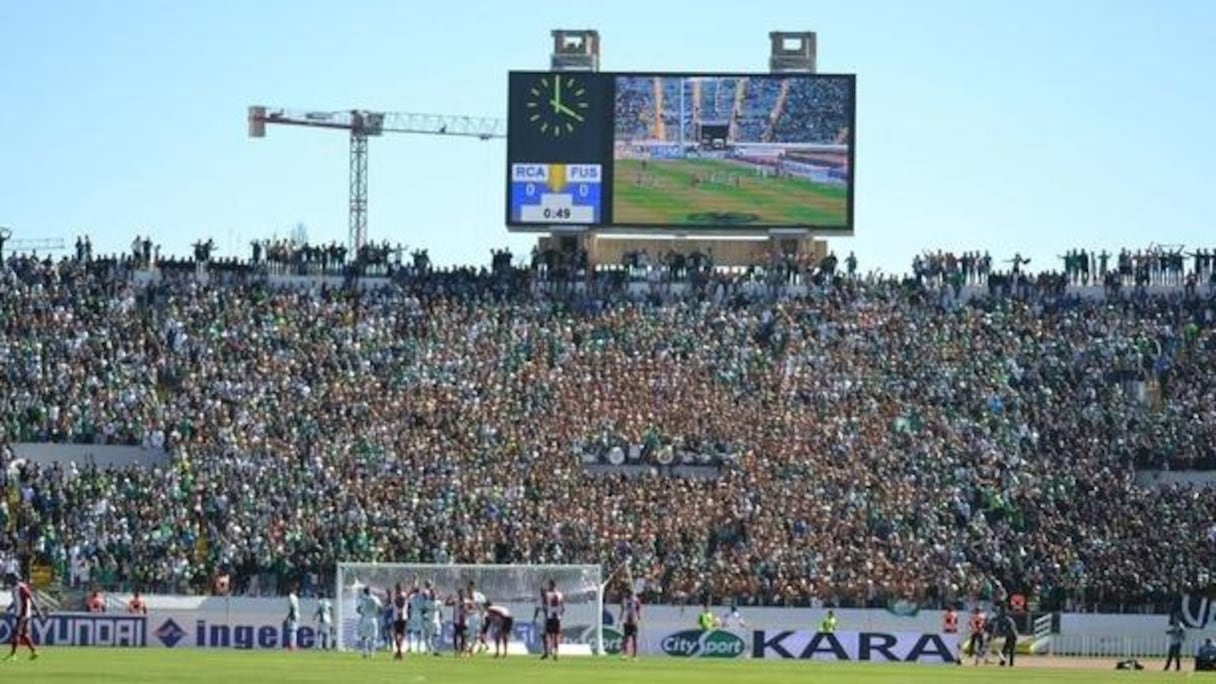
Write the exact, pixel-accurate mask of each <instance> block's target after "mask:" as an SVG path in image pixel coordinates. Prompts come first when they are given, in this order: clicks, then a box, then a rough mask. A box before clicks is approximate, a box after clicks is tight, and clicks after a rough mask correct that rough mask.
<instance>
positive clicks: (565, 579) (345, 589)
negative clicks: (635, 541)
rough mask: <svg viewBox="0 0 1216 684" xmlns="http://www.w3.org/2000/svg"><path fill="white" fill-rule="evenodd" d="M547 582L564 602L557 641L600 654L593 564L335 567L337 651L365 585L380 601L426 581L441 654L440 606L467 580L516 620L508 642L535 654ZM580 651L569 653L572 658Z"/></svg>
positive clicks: (445, 634)
mask: <svg viewBox="0 0 1216 684" xmlns="http://www.w3.org/2000/svg"><path fill="white" fill-rule="evenodd" d="M549 580H553V581H554V582H556V583H557V589H558V590H559V591H561V592H562V594H563V595H564V596H565V599H566V612H565V615H564V616H563V618H562V643H563V644H580V645H585V646H586V648H587V649H589V652H590V653H592V654H602V653H603V652H604V649H603V643H604V640H603V639H604V635H603V614H604V589H605V581H604V576H603V571H602V569H601V568H600V566H598V565H435V564H425V563H346V562H343V563H338V568H337V573H336V578H335V587H334V597H335V599H334V603H335V606H334V607H335V613H336V615H335V620H336V627H337V645H338V649H339V650H346V649H348V648H352V647H354V646H355V645H356V644H357V643H358V641H357V634H358V627H359V615H358V613H357V612H356V600H357V598H358V596H359V594H360V593H361V592H362V591H363V589H364V587H370V588H371V591H372V593H374V594H375V595H376V596H378V597H379V598H380V599H381V601H383V600H384V598H385V595H386V593H387V592H388V591H390V590H392V589H393V587H394V586H396V585H397V584H401V585H402V586H403V587H404V588H405V590H406V591H409V590H411V589H412V588H413V587H414V586H416V585H417V586H422V585H423V584H424V583H425V582H428V581H429V582H431V584H432V586H433V587H434V590H435V593H436V595H437V598H438V599H439V604H440V606H441V607H440V610H439V613H440V622H441V624H442V634H441V637H440V639H439V643H440V645H441V649H440V650H441V651H451V649H452V616H451V610H450V608H448V607H447V606H443V605H442V604H443V603H444V601H446V600H447V599H448V598H450V597H453V596H455V595H456V591H457V590H458V589H462V588H465V587H467V586H468V585H469V582H472V583H474V585H475V587H476V590H477V591H478V592H480V593H481V594H483V595H484V596H485V598H486V600H488V601H491V602H493V603H495V604H497V605H501V606H504V607H506V608H507V609H509V610H510V611H511V614H512V615H513V616H514V617H515V626H514V628H513V630H512V631H513V634H512V635H511V641H512V642H513V643H519V644H523V645H526V647H527V649H528V650H529V652H539V650H540V648H541V636H542V634H543V625H542V624H540V623H538V622H536V621H534V619H533V617H534V615H535V611H536V608H537V606H539V605H540V594H541V590H542V588H543V587H544V586H545V585H547V583H548V582H549ZM578 650H580V649H572V652H571V655H574V654H575V653H576V652H577V651H578Z"/></svg>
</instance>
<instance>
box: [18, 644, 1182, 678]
mask: <svg viewBox="0 0 1216 684" xmlns="http://www.w3.org/2000/svg"><path fill="white" fill-rule="evenodd" d="M27 658H28V656H27V655H26V654H25V653H24V649H23V652H22V654H21V658H20V660H18V661H16V662H10V663H0V678H3V680H5V681H28V682H39V683H45V684H58V683H67V682H72V683H73V684H77V683H80V682H157V683H158V684H160V683H166V682H173V683H181V684H191V683H194V682H198V683H200V684H201V683H202V682H208V683H210V682H219V683H221V684H238V683H240V682H257V683H258V684H270V683H272V682H324V683H325V684H335V683H337V682H354V683H356V684H363V683H365V682H366V683H372V682H395V683H397V684H402V683H404V684H466V683H467V684H484V683H486V682H492V683H494V684H507V683H511V682H520V683H521V684H524V683H526V684H567V683H568V682H574V683H576V684H597V683H599V682H605V683H607V682H628V683H630V684H651V683H653V684H707V683H708V682H731V683H732V684H733V683H736V682H737V683H740V684H808V683H813V684H817V683H820V682H825V683H826V682H840V683H841V684H869V683H870V682H876V683H877V682H898V683H899V684H951V683H952V682H984V683H987V682H1075V683H1088V682H1093V683H1095V684H1096V683H1098V682H1105V681H1107V680H1109V679H1110V678H1111V676H1112V675H1115V676H1117V677H1118V678H1120V679H1123V678H1127V679H1134V680H1137V681H1143V680H1152V681H1159V680H1160V681H1164V680H1167V679H1168V680H1177V679H1179V678H1185V677H1188V676H1189V673H1186V672H1184V673H1181V675H1179V674H1175V673H1172V672H1171V673H1163V672H1159V671H1156V670H1155V669H1153V670H1145V671H1143V672H1118V673H1115V672H1113V671H1106V670H1062V669H1061V670H1055V669H1033V668H1025V669H1022V668H1019V669H1015V670H1003V669H1000V668H997V667H981V668H975V667H972V666H970V665H967V666H964V667H951V666H948V665H868V664H837V663H809V662H781V661H752V660H740V661H721V660H718V661H710V660H678V659H673V658H641V659H639V660H636V661H625V662H622V661H620V660H617V659H616V658H586V657H583V658H568V659H565V660H561V661H558V662H556V663H554V662H541V661H539V660H537V659H536V658H535V657H525V656H513V657H511V658H509V659H507V660H501V661H500V660H495V659H493V658H487V657H478V658H474V659H460V660H457V659H454V658H451V657H447V656H445V657H442V658H429V657H425V656H412V657H409V658H407V659H406V660H404V661H402V662H394V661H393V660H392V659H391V658H389V657H385V654H384V653H380V654H377V657H376V658H375V659H373V660H371V661H365V660H363V659H361V658H360V657H359V656H358V655H357V654H353V653H343V654H336V653H316V652H298V653H285V652H281V651H275V652H268V651H218V650H216V651H204V650H180V651H168V650H159V649H147V650H142V649H100V648H48V649H45V652H44V653H43V655H42V657H41V658H39V659H38V660H36V661H32V662H31V661H29V660H28V659H27ZM1112 662H1113V661H1112ZM1158 666H1159V665H1158ZM1150 667H1151V665H1150Z"/></svg>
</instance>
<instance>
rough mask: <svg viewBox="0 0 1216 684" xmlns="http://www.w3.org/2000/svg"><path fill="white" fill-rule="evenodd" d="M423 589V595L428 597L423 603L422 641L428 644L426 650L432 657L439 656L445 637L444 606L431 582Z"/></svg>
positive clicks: (427, 582) (428, 581)
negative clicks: (440, 642)
mask: <svg viewBox="0 0 1216 684" xmlns="http://www.w3.org/2000/svg"><path fill="white" fill-rule="evenodd" d="M424 586H425V587H426V588H425V589H423V592H422V593H423V595H424V596H425V597H426V598H425V600H424V601H423V603H422V607H423V612H422V640H423V641H424V642H426V649H427V650H428V651H430V652H431V654H432V655H436V656H437V655H439V638H440V637H441V636H443V604H442V602H440V600H439V598H438V597H437V596H436V595H435V587H434V586H433V585H432V584H431V581H430V580H427V581H426V584H425V585H424Z"/></svg>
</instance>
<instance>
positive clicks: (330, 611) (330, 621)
mask: <svg viewBox="0 0 1216 684" xmlns="http://www.w3.org/2000/svg"><path fill="white" fill-rule="evenodd" d="M313 617H314V618H316V620H317V641H318V642H319V645H320V647H321V650H322V651H328V650H329V649H331V648H333V644H334V642H333V638H334V606H333V604H332V603H330V602H329V599H327V598H325V597H324V596H322V597H321V598H320V600H318V601H317V612H316V613H313Z"/></svg>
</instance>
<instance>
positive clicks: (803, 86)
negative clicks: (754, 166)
mask: <svg viewBox="0 0 1216 684" xmlns="http://www.w3.org/2000/svg"><path fill="white" fill-rule="evenodd" d="M789 84H790V85H789V91H788V93H787V94H786V97H785V102H784V104H783V106H782V108H781V111H780V115H779V116H778V117H777V120H776V121H774V122H773V142H793V143H821V144H834V143H839V142H841V140H840V137H841V132H842V131H845V130H847V129H848V128H849V127H850V126H852V125H853V121H852V117H853V112H852V98H851V97H849V81H848V80H846V79H843V78H812V79H797V78H796V79H791V80H790V81H789Z"/></svg>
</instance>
